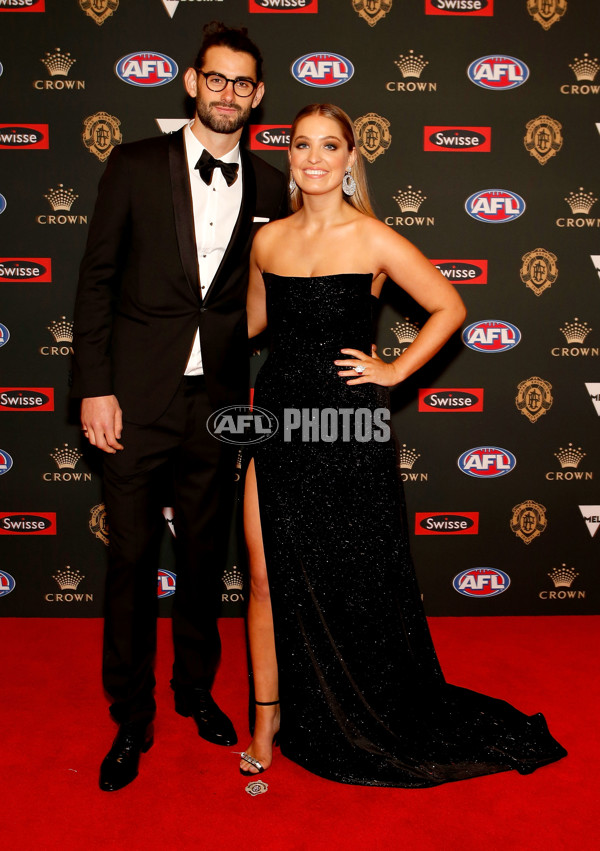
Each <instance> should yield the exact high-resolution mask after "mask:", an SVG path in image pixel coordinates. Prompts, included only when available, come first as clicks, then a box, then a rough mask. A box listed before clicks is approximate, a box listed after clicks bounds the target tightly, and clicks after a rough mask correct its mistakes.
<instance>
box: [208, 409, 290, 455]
mask: <svg viewBox="0 0 600 851" xmlns="http://www.w3.org/2000/svg"><path fill="white" fill-rule="evenodd" d="M206 428H207V429H208V431H209V432H210V434H212V436H213V437H216V439H217V440H221V441H222V442H223V443H233V444H236V445H238V446H242V445H246V444H249V443H263V442H264V441H265V440H268V439H269V438H270V437H273V435H274V434H275V433H276V432H277V430H278V429H279V422H278V420H277V417H276V416H274V414H271V413H270V412H269V411H266V410H265V409H264V408H257V407H252V408H251V407H250V406H249V405H231V406H229V407H227V408H220V409H219V410H218V411H215V412H214V413H213V414H211V416H210V417H209V418H208V420H207V423H206Z"/></svg>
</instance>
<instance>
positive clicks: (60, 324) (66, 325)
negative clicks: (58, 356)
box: [46, 316, 73, 343]
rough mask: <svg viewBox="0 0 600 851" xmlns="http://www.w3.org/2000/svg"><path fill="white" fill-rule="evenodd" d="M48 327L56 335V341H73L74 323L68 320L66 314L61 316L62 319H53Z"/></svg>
mask: <svg viewBox="0 0 600 851" xmlns="http://www.w3.org/2000/svg"><path fill="white" fill-rule="evenodd" d="M46 327H47V328H48V331H50V333H51V334H52V336H53V337H54V340H55V342H57V343H72V342H73V323H72V322H70V321H69V320H67V318H66V317H65V316H61V317H60V319H53V320H52V322H51V323H50V325H48V326H46Z"/></svg>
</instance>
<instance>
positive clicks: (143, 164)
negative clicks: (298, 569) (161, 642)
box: [73, 22, 286, 791]
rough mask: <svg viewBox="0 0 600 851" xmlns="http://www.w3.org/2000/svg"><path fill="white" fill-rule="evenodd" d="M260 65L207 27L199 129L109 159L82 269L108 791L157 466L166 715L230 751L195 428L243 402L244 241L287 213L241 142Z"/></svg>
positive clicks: (211, 525) (152, 526)
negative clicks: (166, 628) (170, 532)
mask: <svg viewBox="0 0 600 851" xmlns="http://www.w3.org/2000/svg"><path fill="white" fill-rule="evenodd" d="M261 66H262V60H261V55H260V52H259V50H258V48H257V47H256V45H254V43H253V42H252V41H250V39H249V38H248V36H247V33H246V30H235V29H229V28H226V27H225V26H224V25H223V24H218V23H215V22H213V23H212V24H209V25H207V27H205V30H204V40H203V43H202V46H201V48H200V52H199V54H198V57H197V60H196V63H195V67H194V68H189V69H188V70H187V72H186V74H185V77H184V82H185V88H186V91H187V93H188V95H189V96H190V97H192V98H193V99H194V100H195V102H196V115H195V117H194V119H193V121H192V122H190V124H189V125H188V126H186V127H185V128H183V129H182V130H181V131H179V132H178V133H175V134H173V135H172V136H163V137H159V138H155V139H146V140H143V141H141V142H134V143H131V144H126V145H122V146H120V147H118V148H115V149H114V150H113V152H112V154H111V156H110V158H109V160H108V164H107V168H106V171H105V173H104V175H103V177H102V179H101V181H100V186H99V193H98V200H97V203H96V208H95V211H94V216H93V219H92V222H91V225H90V230H89V237H88V242H87V247H86V251H85V255H84V258H83V261H82V264H81V270H80V279H79V288H78V292H77V301H76V306H75V341H74V349H75V358H74V371H73V393H74V395H75V396H77V397H79V398H81V399H82V403H81V423H82V427H83V431H84V434H86V435H87V437H88V438H89V440H90V443H92V444H93V445H94V446H96V447H98V448H99V449H101V450H103V452H104V453H105V455H104V496H105V503H106V510H107V517H108V525H109V535H110V550H109V552H110V564H109V569H108V574H107V584H106V603H105V632H104V657H103V679H104V685H105V688H106V690H107V692H108V693H109V695H110V696H111V698H112V700H113V702H112V705H111V714H112V716H113V718H114V719H115V720H116V721H117V723H118V724H119V732H118V733H117V736H116V738H115V740H114V743H113V746H112V748H111V749H110V751H109V753H108V754H107V756H106V758H105V759H104V761H103V763H102V767H101V770H100V788H101V789H104V790H105V791H114V790H116V789H120V788H122V787H123V786H125V785H126V784H127V783H130V782H131V781H132V780H133V779H134V778H135V777H136V776H137V772H138V764H139V759H140V754H141V753H144V752H145V751H146V750H148V748H149V747H150V746H151V745H152V742H153V732H152V719H153V717H154V713H155V702H154V697H153V689H154V684H155V680H154V674H153V657H154V653H155V647H156V614H157V602H156V585H157V567H158V564H157V555H158V541H159V538H160V535H161V533H162V530H163V528H164V521H163V518H162V513H161V508H162V502H161V496H162V494H161V483H162V482H163V481H164V475H165V470H167V471H168V473H169V475H170V476H171V477H172V482H173V489H174V494H175V532H176V539H175V540H176V548H177V556H176V557H177V568H176V569H177V590H176V595H175V600H174V606H173V638H174V647H175V660H174V665H173V680H172V687H173V689H174V692H175V708H176V711H177V712H179V714H181V715H183V716H185V717H189V716H192V717H193V718H194V720H195V722H196V724H197V726H198V732H199V734H200V735H201V736H203V737H204V738H205V739H207V740H208V741H210V742H213V743H216V744H222V745H233V744H235V743H236V741H237V737H236V734H235V730H234V729H233V725H232V724H231V722H230V720H229V719H228V718H227V716H226V715H225V714H224V713H223V712H221V710H220V709H219V707H218V706H217V705H216V703H215V702H214V700H213V699H212V697H211V694H210V689H211V686H212V682H213V679H214V675H215V671H216V668H217V665H218V661H219V656H220V639H219V633H218V629H217V621H216V614H217V604H218V582H219V579H220V572H221V570H222V566H223V561H224V557H225V552H226V544H227V526H228V521H229V517H230V510H231V505H232V502H231V497H232V492H233V479H234V470H233V463H232V462H233V458H232V456H231V453H230V452H228V448H227V445H226V444H223V443H220V442H219V441H217V440H216V439H215V438H213V437H212V436H211V435H210V434H209V433H208V431H207V428H206V421H207V419H208V417H209V416H210V414H211V413H212V412H213V411H214V410H217V409H218V408H221V407H224V406H227V405H233V404H246V403H247V396H248V352H247V327H246V313H245V304H246V287H247V278H248V257H249V250H250V244H251V241H252V237H253V235H254V233H255V232H256V230H257V228H258V227H260V224H261V222H267V221H269V220H271V219H275V218H279V217H281V216H282V215H285V212H286V186H285V178H284V176H283V174H281V173H280V172H279V171H277V170H276V169H274V168H272V167H271V166H269V165H267V164H266V163H265V162H263V161H262V160H260V159H259V158H258V157H255V156H254V155H253V154H250V153H248V152H247V151H245V150H244V149H243V148H240V146H239V141H240V137H241V134H242V130H243V127H244V125H245V123H246V122H247V121H248V118H249V116H250V113H251V110H252V109H253V108H254V107H257V106H258V104H259V103H260V101H261V99H262V96H263V93H264V85H263V83H262V80H261V72H262V67H261ZM215 158H216V160H215Z"/></svg>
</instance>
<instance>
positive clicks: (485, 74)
mask: <svg viewBox="0 0 600 851" xmlns="http://www.w3.org/2000/svg"><path fill="white" fill-rule="evenodd" d="M467 75H468V77H469V79H470V80H471V82H472V83H475V85H476V86H481V88H482V89H516V88H517V86H522V85H523V83H524V82H525V81H526V80H527V78H528V77H529V68H528V67H527V65H525V63H524V62H521V60H520V59H515V58H514V56H502V55H499V56H482V57H481V58H480V59H475V61H474V62H471V64H470V65H469V67H468V68H467Z"/></svg>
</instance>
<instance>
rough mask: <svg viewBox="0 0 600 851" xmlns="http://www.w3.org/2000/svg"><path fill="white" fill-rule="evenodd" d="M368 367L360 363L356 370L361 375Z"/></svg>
mask: <svg viewBox="0 0 600 851" xmlns="http://www.w3.org/2000/svg"><path fill="white" fill-rule="evenodd" d="M366 368H367V367H366V366H363V365H362V364H360V366H355V367H354V372H358V374H359V375H362V374H363V372H364V371H365V369H366Z"/></svg>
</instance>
